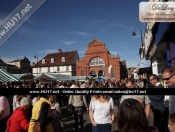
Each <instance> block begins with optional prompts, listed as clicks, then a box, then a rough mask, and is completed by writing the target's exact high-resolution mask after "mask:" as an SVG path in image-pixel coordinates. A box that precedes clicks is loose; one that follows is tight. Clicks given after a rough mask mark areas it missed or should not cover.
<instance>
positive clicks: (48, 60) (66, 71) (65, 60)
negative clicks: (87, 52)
mask: <svg viewBox="0 0 175 132" xmlns="http://www.w3.org/2000/svg"><path fill="white" fill-rule="evenodd" d="M78 59H79V55H78V52H77V51H70V52H62V51H61V49H59V50H58V53H52V54H47V55H46V56H44V57H43V58H42V59H41V60H39V61H38V62H37V63H36V64H34V65H33V66H32V73H33V74H34V75H37V74H40V73H53V74H62V75H70V76H75V74H76V71H75V69H76V60H78Z"/></svg>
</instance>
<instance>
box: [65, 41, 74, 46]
mask: <svg viewBox="0 0 175 132" xmlns="http://www.w3.org/2000/svg"><path fill="white" fill-rule="evenodd" d="M62 42H63V43H64V44H65V45H71V44H75V43H77V42H76V41H62Z"/></svg>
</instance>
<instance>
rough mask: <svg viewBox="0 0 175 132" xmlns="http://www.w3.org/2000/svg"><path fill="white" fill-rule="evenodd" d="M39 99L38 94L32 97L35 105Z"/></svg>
mask: <svg viewBox="0 0 175 132" xmlns="http://www.w3.org/2000/svg"><path fill="white" fill-rule="evenodd" d="M38 100H39V99H38V96H34V98H33V99H32V106H34V105H35V103H36V102H37V101H38Z"/></svg>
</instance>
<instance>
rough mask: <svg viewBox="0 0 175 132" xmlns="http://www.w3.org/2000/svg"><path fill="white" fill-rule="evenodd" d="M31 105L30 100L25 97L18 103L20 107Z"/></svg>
mask: <svg viewBox="0 0 175 132" xmlns="http://www.w3.org/2000/svg"><path fill="white" fill-rule="evenodd" d="M30 105H32V100H31V99H30V98H27V97H23V98H22V99H21V101H20V106H22V107H23V106H30Z"/></svg>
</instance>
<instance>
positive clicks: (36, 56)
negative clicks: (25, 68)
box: [34, 54, 38, 75]
mask: <svg viewBox="0 0 175 132" xmlns="http://www.w3.org/2000/svg"><path fill="white" fill-rule="evenodd" d="M34 58H36V60H37V75H38V55H37V54H35V56H34Z"/></svg>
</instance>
